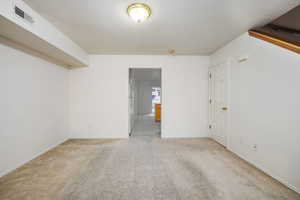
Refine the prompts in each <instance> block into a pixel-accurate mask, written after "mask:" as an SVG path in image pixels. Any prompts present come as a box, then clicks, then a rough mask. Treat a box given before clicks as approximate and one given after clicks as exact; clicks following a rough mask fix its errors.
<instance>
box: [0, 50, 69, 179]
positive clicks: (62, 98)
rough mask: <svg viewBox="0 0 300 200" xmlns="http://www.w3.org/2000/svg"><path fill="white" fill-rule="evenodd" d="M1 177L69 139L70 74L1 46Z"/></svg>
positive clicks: (60, 68) (62, 69) (57, 67)
mask: <svg viewBox="0 0 300 200" xmlns="http://www.w3.org/2000/svg"><path fill="white" fill-rule="evenodd" d="M0 91H1V98H0V111H1V112H0V141H1V142H0V176H2V175H4V174H6V173H7V172H9V171H11V170H13V169H15V168H17V167H19V166H21V165H22V164H24V163H25V162H27V161H29V160H31V159H33V158H34V157H36V156H37V155H39V154H40V153H44V152H45V151H46V150H48V149H49V148H52V147H53V146H55V145H57V144H59V143H61V142H63V141H64V140H65V139H67V138H68V120H67V119H68V71H67V70H66V69H64V68H62V67H59V66H56V65H54V64H50V63H48V62H46V61H44V60H41V59H39V58H36V57H32V56H30V55H27V54H25V53H22V52H21V51H17V50H15V49H12V48H10V47H7V46H4V45H2V44H0Z"/></svg>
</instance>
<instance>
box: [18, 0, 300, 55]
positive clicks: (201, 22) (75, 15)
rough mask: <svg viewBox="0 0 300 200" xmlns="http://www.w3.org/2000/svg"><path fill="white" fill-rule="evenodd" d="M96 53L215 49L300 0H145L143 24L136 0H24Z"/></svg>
mask: <svg viewBox="0 0 300 200" xmlns="http://www.w3.org/2000/svg"><path fill="white" fill-rule="evenodd" d="M24 1H25V2H27V3H28V4H29V5H30V6H31V7H33V8H34V9H35V10H36V11H38V12H39V13H40V14H41V15H43V16H44V17H46V18H47V19H48V20H49V21H50V22H52V23H53V24H54V25H56V26H57V27H58V28H59V29H60V30H61V31H62V32H64V33H65V34H66V35H68V36H69V37H70V38H71V39H72V40H73V41H75V42H76V43H78V44H79V45H80V46H81V47H82V48H83V49H85V50H86V51H87V52H88V53H90V54H167V53H168V50H170V49H175V50H176V54H180V55H209V54H211V53H212V52H214V51H215V50H216V49H218V48H220V47H222V46H223V45H225V44H226V43H227V42H229V41H231V40H233V39H234V38H235V37H237V36H239V35H241V34H242V33H244V32H246V31H247V30H248V29H250V28H252V27H254V26H257V25H263V24H265V23H267V22H269V21H271V20H273V19H275V18H276V17H279V16H280V15H282V14H284V13H285V12H287V11H288V10H290V9H291V8H293V7H295V6H297V5H300V0H142V1H138V2H142V3H146V4H148V5H149V6H150V7H151V8H152V11H153V15H152V16H151V18H150V19H149V20H148V21H146V22H145V23H143V24H135V23H134V22H133V21H132V20H131V19H130V18H129V17H128V16H127V13H126V9H127V6H128V5H130V4H132V3H135V2H136V1H133V0H50V1H46V0H24Z"/></svg>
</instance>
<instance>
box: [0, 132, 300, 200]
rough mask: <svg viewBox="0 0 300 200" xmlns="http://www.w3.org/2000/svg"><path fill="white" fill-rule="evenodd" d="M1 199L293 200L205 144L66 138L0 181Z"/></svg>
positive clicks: (201, 141)
mask: <svg viewBox="0 0 300 200" xmlns="http://www.w3.org/2000/svg"><path fill="white" fill-rule="evenodd" d="M0 199H1V200H5V199H9V200H15V199H20V200H21V199H22V200H25V199H31V200H35V199H36V200H50V199H51V200H52V199H53V200H57V199H58V200H60V199H74V200H75V199H76V200H97V199H101V200H125V199H127V200H146V199H147V200H150V199H151V200H177V199H178V200H298V199H300V196H299V195H298V194H296V193H295V192H293V191H291V190H289V189H287V188H286V187H284V186H283V185H281V184H280V183H278V182H277V181H275V180H274V179H272V178H270V177H269V176H267V175H265V174H263V173H262V172H260V171H259V170H257V169H255V168H254V167H252V166H251V165H249V164H248V163H246V162H244V161H243V160H241V159H239V158H238V157H236V156H235V155H234V154H232V153H230V152H229V151H227V150H226V149H224V148H223V147H222V146H220V145H219V144H217V143H216V142H214V141H212V140H210V139H160V138H158V137H148V136H140V137H133V138H131V139H129V140H69V141H67V142H65V143H64V144H62V145H59V146H58V147H56V148H54V149H52V150H51V151H49V152H47V153H45V154H43V155H42V156H40V157H38V158H37V159H34V160H33V161H31V162H29V163H27V164H26V165H24V166H22V167H21V168H19V169H17V170H15V171H14V172H12V173H10V174H8V175H6V176H4V177H2V178H1V179H0Z"/></svg>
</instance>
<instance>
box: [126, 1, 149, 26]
mask: <svg viewBox="0 0 300 200" xmlns="http://www.w3.org/2000/svg"><path fill="white" fill-rule="evenodd" d="M127 13H128V15H129V16H130V17H131V19H132V20H133V21H135V22H136V23H142V22H144V21H145V20H146V19H148V18H149V17H150V15H151V9H150V7H149V6H147V5H146V4H142V3H135V4H132V5H130V6H129V7H128V9H127Z"/></svg>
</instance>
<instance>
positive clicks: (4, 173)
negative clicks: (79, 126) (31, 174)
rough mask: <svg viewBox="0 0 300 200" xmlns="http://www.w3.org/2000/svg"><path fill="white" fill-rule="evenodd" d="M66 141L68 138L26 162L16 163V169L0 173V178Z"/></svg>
mask: <svg viewBox="0 0 300 200" xmlns="http://www.w3.org/2000/svg"><path fill="white" fill-rule="evenodd" d="M68 139H69V138H66V139H64V140H63V141H60V142H58V143H56V144H54V145H50V147H48V148H47V149H45V150H43V151H42V152H40V153H37V154H35V155H34V156H33V157H32V158H31V159H28V160H26V161H22V162H20V163H18V164H17V165H16V167H14V168H12V169H8V170H5V171H4V172H2V173H0V177H2V176H5V175H7V174H9V173H11V172H12V171H14V170H16V169H18V168H19V167H21V166H23V165H24V164H26V163H28V162H30V161H32V160H34V159H35V158H37V157H39V156H40V155H42V154H44V153H46V152H47V151H49V150H51V149H53V148H54V147H56V146H58V145H60V144H62V143H64V142H65V141H67V140H68Z"/></svg>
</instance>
